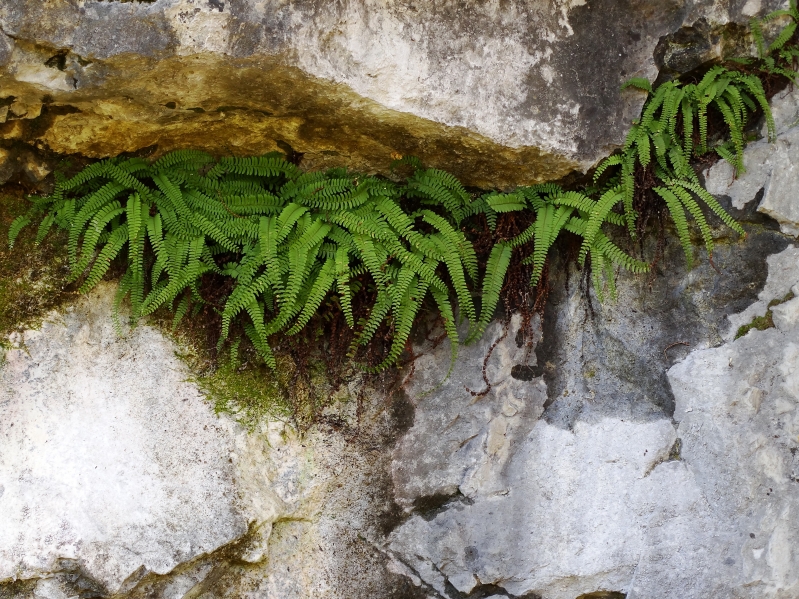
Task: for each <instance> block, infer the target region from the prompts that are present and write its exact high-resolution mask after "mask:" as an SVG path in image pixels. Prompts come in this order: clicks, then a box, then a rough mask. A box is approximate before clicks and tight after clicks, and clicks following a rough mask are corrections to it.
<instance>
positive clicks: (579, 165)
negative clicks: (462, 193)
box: [0, 0, 779, 186]
mask: <svg viewBox="0 0 799 599" xmlns="http://www.w3.org/2000/svg"><path fill="white" fill-rule="evenodd" d="M777 4H779V2H778V0H763V1H760V0H758V2H747V3H746V4H745V5H742V3H741V2H726V1H725V2H711V1H709V0H691V1H689V2H661V1H657V2H654V1H649V0H625V1H623V2H618V1H610V0H608V1H601V2H590V3H586V2H585V1H583V0H557V1H555V2H542V1H540V0H513V1H511V2H502V3H496V2H489V3H473V2H472V3H466V4H464V3H462V2H455V1H446V2H436V3H429V2H418V3H415V4H407V3H405V2H387V3H380V4H374V3H370V2H365V1H364V0H347V1H346V2H336V3H330V2H325V1H320V0H302V1H300V2H292V3H285V2H281V1H278V0H269V1H266V2H264V1H260V0H232V1H228V2H222V1H217V0H210V1H209V0H158V1H156V2H99V1H96V0H88V1H86V2H77V3H76V2H68V1H66V0H64V1H58V2H50V3H46V4H42V3H41V2H39V1H38V0H6V1H5V2H3V4H2V6H0V32H1V33H0V35H2V33H4V34H5V36H10V37H12V38H13V39H14V40H15V43H14V44H13V51H11V50H10V48H11V47H12V46H10V45H9V43H8V42H7V41H6V40H7V38H6V37H5V36H3V37H2V40H4V41H0V65H5V66H2V67H1V70H0V82H1V84H2V89H3V92H2V96H3V97H4V98H7V99H8V98H10V97H12V96H13V100H11V102H12V109H11V112H10V114H11V121H16V122H10V124H9V123H6V125H5V126H4V127H3V126H2V125H0V128H2V131H0V136H2V139H4V140H19V141H24V142H26V143H29V144H33V145H36V146H37V147H42V146H44V147H47V148H49V149H51V150H53V151H56V152H60V153H80V154H84V155H87V156H92V157H101V156H102V157H104V156H109V155H115V154H118V153H120V152H124V151H138V150H142V149H143V148H149V151H151V152H155V153H161V152H163V151H166V150H169V149H172V148H176V147H187V146H190V147H196V148H206V149H209V150H211V151H213V152H219V151H223V150H224V151H225V152H228V153H235V154H252V153H258V152H265V151H269V150H274V149H278V148H282V149H284V150H287V149H289V150H291V151H292V152H296V153H301V154H303V155H304V161H305V164H306V165H308V166H310V167H315V168H318V167H323V166H325V165H334V164H335V165H341V164H345V165H347V166H350V167H353V168H356V169H365V170H370V171H375V170H379V171H381V172H386V170H387V168H388V164H389V162H390V160H391V157H392V156H396V155H405V154H415V155H418V156H419V157H420V158H422V159H423V160H425V161H427V162H429V163H431V164H433V165H435V166H438V167H441V168H445V169H448V170H450V171H452V172H454V173H455V174H457V175H459V176H461V177H462V178H464V179H465V180H466V181H467V182H468V183H470V184H477V185H483V186H491V185H498V186H504V185H510V184H514V183H524V182H534V181H541V180H553V179H557V178H559V177H561V176H563V175H566V174H568V173H569V172H570V171H572V170H573V169H582V170H585V169H586V168H588V167H590V166H592V165H593V164H595V163H596V162H597V161H598V160H599V159H600V158H602V157H604V156H605V155H606V154H607V153H608V152H609V151H611V150H612V149H613V148H615V147H617V146H618V145H619V144H620V143H621V142H622V141H623V139H624V136H625V133H626V129H627V127H628V126H629V123H630V121H631V119H632V118H633V117H635V116H636V115H637V114H638V111H639V109H640V107H641V104H642V102H643V99H644V98H643V95H642V94H641V93H640V92H636V91H634V90H627V91H624V92H621V91H620V89H619V87H620V85H621V83H622V82H624V81H625V80H626V79H628V78H630V77H632V76H643V77H647V78H650V79H654V78H655V76H656V75H657V72H658V69H659V68H664V69H668V70H669V72H682V71H685V70H690V69H692V68H694V67H696V66H698V65H699V64H701V63H702V62H706V61H708V60H713V59H717V58H719V57H720V56H722V55H725V54H729V53H740V52H746V51H748V50H749V44H748V43H747V42H746V40H744V39H743V38H741V34H740V33H736V31H737V30H735V28H728V30H727V29H724V27H726V26H727V25H729V24H731V23H745V22H746V21H747V20H748V18H749V17H750V16H752V15H753V14H755V13H758V12H763V11H766V10H769V9H771V8H773V7H774V6H776V5H777ZM683 27H687V29H684V30H683V29H682V28H683ZM722 31H723V32H724V34H723V35H722ZM675 32H676V33H675ZM680 32H682V33H680ZM672 34H675V35H672ZM669 36H671V37H669ZM656 50H657V52H656ZM43 106H44V110H43V109H42V107H43ZM31 120H36V121H37V122H36V124H35V125H34V124H33V123H30V122H28V121H31ZM155 146H157V147H155Z"/></svg>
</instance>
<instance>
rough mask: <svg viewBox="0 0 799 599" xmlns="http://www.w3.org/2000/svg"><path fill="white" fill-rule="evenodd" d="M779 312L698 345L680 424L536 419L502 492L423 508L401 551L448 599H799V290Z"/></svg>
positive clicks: (775, 266)
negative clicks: (500, 595)
mask: <svg viewBox="0 0 799 599" xmlns="http://www.w3.org/2000/svg"><path fill="white" fill-rule="evenodd" d="M795 262H796V249H795V248H788V249H786V250H785V251H784V252H783V253H782V254H780V255H777V256H773V257H772V259H770V261H769V264H770V268H769V277H768V283H767V286H766V287H767V289H766V290H765V292H764V293H765V295H766V296H768V295H771V294H773V293H779V292H780V291H781V290H782V289H783V288H786V287H787V288H791V287H794V286H796V285H797V284H799V272H798V271H797V270H796V269H795V268H782V267H780V266H779V265H786V266H787V265H788V264H791V263H793V264H795ZM797 290H798V291H799V288H797ZM774 312H775V316H774V322H775V324H776V325H777V328H774V329H769V330H766V331H753V332H751V333H749V334H748V335H746V336H745V337H743V338H741V339H738V340H736V341H733V342H729V343H726V344H724V345H722V346H720V347H717V348H709V349H703V350H696V351H693V352H691V353H689V354H688V356H687V357H686V358H685V359H684V360H683V361H682V362H679V363H678V364H676V365H675V366H674V367H672V368H671V369H670V370H669V373H668V376H669V381H670V384H671V387H672V391H673V392H674V396H675V402H676V404H675V406H676V407H675V412H674V419H675V420H676V422H677V425H676V426H675V425H674V424H673V422H672V420H671V419H667V418H662V419H657V418H655V419H649V420H642V419H638V418H635V417H633V418H630V419H627V418H604V419H601V420H596V421H592V422H588V421H585V420H578V421H577V422H576V423H575V424H574V426H573V427H572V428H571V429H564V428H561V427H558V426H555V425H553V424H549V423H547V422H546V421H543V420H539V421H538V422H537V423H535V425H534V426H533V427H532V429H531V430H530V432H529V433H528V434H527V436H526V438H524V439H518V440H516V441H515V442H511V444H510V452H509V455H508V456H507V457H506V461H505V462H504V463H503V465H502V466H501V467H497V468H495V469H494V470H493V474H494V477H495V481H493V484H492V485H491V486H487V487H485V488H484V489H480V488H477V490H476V491H475V492H462V493H461V495H463V497H462V498H460V497H459V496H458V495H456V494H453V496H452V499H451V500H450V501H449V502H448V503H445V504H444V505H443V506H442V507H440V508H439V509H437V510H435V511H433V512H430V513H428V514H426V513H423V512H422V513H417V514H414V515H413V516H412V517H411V518H410V519H409V520H408V521H407V522H405V523H403V524H402V525H401V526H400V527H398V528H397V529H396V530H395V531H394V532H393V533H392V534H391V536H390V539H389V547H390V549H391V551H392V552H394V553H395V555H396V556H397V558H398V559H399V560H401V561H403V562H404V563H406V564H408V565H409V566H410V567H411V568H412V570H413V571H414V572H415V573H416V574H417V575H418V576H420V577H421V579H422V580H423V581H425V582H426V583H427V584H429V585H430V586H431V587H433V588H434V589H436V591H437V592H438V593H439V594H440V595H441V596H442V597H456V596H457V595H455V594H454V593H453V591H451V590H450V587H449V586H448V585H452V587H454V588H455V589H456V590H457V591H459V592H460V593H463V594H468V593H471V592H475V591H476V590H479V589H484V588H485V589H487V588H496V587H501V588H502V589H505V590H506V591H507V592H508V593H510V594H511V595H512V596H527V595H526V594H527V593H531V594H535V595H538V596H542V597H546V598H547V599H573V598H574V597H577V596H582V595H583V594H589V593H599V592H604V593H613V592H615V593H624V594H626V596H627V597H642V598H643V597H646V598H648V599H649V598H660V597H662V598H664V599H665V598H671V597H675V596H680V597H686V598H697V599H699V598H703V597H726V596H738V597H751V598H753V599H754V598H762V597H779V598H787V597H793V596H795V595H796V594H797V593H798V592H799V563H797V556H796V554H795V551H794V549H793V547H795V546H796V544H797V542H799V527H797V525H796V518H795V517H794V515H795V514H796V512H797V510H799V498H797V494H796V491H795V489H796V484H797V479H796V463H795V458H794V454H795V453H796V451H797V450H799V443H798V442H797V439H799V417H797V414H799V410H797V407H799V385H797V381H796V380H794V379H796V377H797V372H799V349H797V348H798V347H799V346H797V342H799V298H797V299H794V300H791V301H789V302H787V303H785V304H783V305H780V306H777V307H775V308H774ZM511 362H512V361H511ZM509 363H510V362H509ZM455 397H456V396H453V397H452V400H453V403H455V404H456V407H452V408H449V409H451V410H452V412H453V414H457V413H458V411H459V405H458V402H457V400H455ZM432 405H436V404H431V408H428V409H432V410H433V412H432V413H431V414H430V415H422V414H420V413H419V412H421V411H423V410H425V409H426V408H427V406H425V405H420V406H418V407H417V410H418V412H417V422H420V423H421V424H422V425H423V426H425V425H426V423H427V422H430V421H432V419H433V417H434V416H438V415H439V414H441V412H442V409H441V408H440V407H438V408H432ZM460 409H462V408H460ZM445 413H446V410H445ZM448 424H449V421H448V419H447V418H441V419H439V420H438V429H437V430H435V431H433V432H431V433H428V434H427V438H428V439H430V440H431V441H430V442H429V443H432V444H433V446H434V450H433V451H432V452H431V451H430V446H429V444H428V446H427V447H424V448H423V447H421V446H420V444H419V443H418V442H416V443H414V444H410V443H409V445H408V447H409V448H410V447H415V448H417V449H416V453H415V454H413V455H412V454H411V450H410V449H406V450H404V451H401V452H398V453H395V459H396V460H401V462H399V463H396V464H395V468H401V467H402V466H403V464H405V463H408V462H410V463H413V459H414V458H415V459H422V458H424V457H426V456H430V455H432V456H434V458H435V456H436V452H437V450H438V446H439V445H443V446H445V447H447V446H449V445H450V444H451V442H450V436H451V435H452V433H450V429H449V427H448ZM427 426H429V425H427ZM415 427H416V425H415V426H414V428H415ZM413 432H414V429H411V431H410V434H409V436H408V437H406V439H408V440H410V439H413ZM433 439H435V441H434V442H433V441H432V440H433ZM404 441H405V440H403V441H402V442H401V444H400V447H403V443H404ZM483 451H484V450H483V449H482V448H481V447H480V445H479V444H475V445H469V444H464V445H463V446H462V449H461V450H460V452H461V454H462V455H457V458H456V459H454V460H452V459H450V460H449V461H444V460H442V461H435V459H434V461H431V462H428V463H427V468H430V469H435V468H437V469H438V470H439V472H440V476H446V475H447V473H449V472H451V470H452V469H453V468H457V467H458V464H459V463H470V464H475V465H477V464H479V463H480V462H481V460H483V459H484V458H483V457H482V455H483ZM463 454H466V455H463ZM450 476H451V475H450ZM423 478H427V479H430V478H433V477H432V475H431V474H430V473H426V475H425V477H423ZM400 489H402V487H400ZM400 492H402V491H400ZM620 596H621V595H620Z"/></svg>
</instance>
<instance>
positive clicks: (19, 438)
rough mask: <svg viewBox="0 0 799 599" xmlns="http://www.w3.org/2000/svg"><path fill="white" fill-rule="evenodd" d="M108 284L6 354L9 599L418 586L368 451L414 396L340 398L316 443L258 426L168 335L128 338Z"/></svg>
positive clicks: (383, 479) (1, 531)
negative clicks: (217, 404) (397, 559)
mask: <svg viewBox="0 0 799 599" xmlns="http://www.w3.org/2000/svg"><path fill="white" fill-rule="evenodd" d="M114 292H115V290H114V287H113V285H110V284H102V285H101V286H100V287H99V288H98V290H97V291H95V292H92V293H91V294H90V295H88V296H86V297H85V298H83V299H81V300H80V301H79V302H78V303H77V304H75V305H74V306H71V307H67V308H66V309H64V310H61V311H60V312H54V313H52V314H51V315H50V316H48V317H47V318H46V319H45V320H44V323H43V324H42V326H41V328H40V329H38V330H27V331H25V332H24V333H16V334H14V335H12V337H11V339H10V340H8V343H6V341H7V340H3V345H2V346H0V514H2V526H0V597H3V598H7V597H10V598H12V599H64V598H66V597H75V596H89V595H90V596H92V597H107V596H112V595H113V596H117V597H127V598H128V599H145V598H151V597H159V598H160V597H183V596H189V597H192V596H199V595H201V594H202V593H205V592H213V593H215V594H216V595H215V596H220V597H230V598H231V599H233V598H239V597H244V596H253V597H260V596H267V597H286V598H288V597H335V598H338V597H345V596H347V595H346V593H345V590H346V589H348V588H349V585H351V584H352V583H353V581H357V584H358V585H359V586H360V588H362V589H364V591H365V592H366V593H367V595H366V596H369V597H379V596H381V595H380V594H379V593H380V589H381V588H389V589H397V590H398V591H402V589H404V588H405V587H406V586H407V587H410V588H411V589H413V588H414V587H413V585H412V584H411V583H410V582H409V581H407V580H406V579H404V577H403V576H401V575H399V574H396V573H392V572H390V571H388V570H387V569H386V567H385V566H386V563H387V562H388V561H389V559H388V557H386V556H385V555H383V553H381V552H380V551H379V550H378V549H377V548H376V544H377V540H379V539H380V537H381V535H382V534H383V533H382V532H381V531H382V530H383V529H384V528H385V527H386V526H388V524H387V523H389V522H391V521H392V519H396V516H395V512H397V511H398V508H397V506H396V504H395V503H394V502H393V500H392V498H391V496H390V494H388V492H387V488H388V485H389V484H390V479H389V476H388V466H387V464H388V461H389V459H390V455H389V454H388V453H386V452H375V450H374V448H375V447H378V448H379V447H384V446H386V445H390V443H391V442H392V441H391V440H392V439H393V438H394V437H395V436H396V435H397V434H399V432H401V431H402V430H403V428H402V427H403V425H402V422H403V421H406V420H407V415H406V413H405V412H406V406H405V403H406V402H405V401H404V400H403V399H402V397H399V396H398V398H397V400H396V401H389V400H387V398H386V397H385V395H380V396H375V401H374V402H372V403H369V402H361V404H360V407H358V408H357V409H356V406H355V405H354V404H353V403H352V402H347V401H346V397H345V398H343V400H344V401H343V403H340V404H336V406H333V407H331V409H330V411H329V415H328V416H329V418H330V419H331V421H333V422H335V423H336V427H335V428H331V427H325V426H324V422H322V423H320V425H319V426H318V427H317V428H316V429H315V430H314V431H312V432H310V433H309V434H307V435H305V436H304V437H300V436H299V435H298V434H297V433H296V431H294V430H293V429H292V428H291V427H290V426H287V425H286V424H285V423H283V422H280V421H270V422H267V423H263V426H261V427H260V428H258V429H257V430H255V431H253V432H248V431H247V430H245V429H244V428H242V427H241V426H239V425H238V424H237V423H236V422H235V421H233V420H232V419H231V418H229V417H227V416H225V415H220V416H217V415H215V414H214V413H213V408H212V406H211V404H210V403H209V402H207V401H206V400H205V398H204V397H203V396H202V394H201V393H200V392H199V390H198V388H197V386H196V385H195V384H194V383H193V382H191V380H190V379H191V378H192V374H191V373H190V372H189V371H188V370H187V369H186V366H185V365H184V364H183V363H182V362H181V361H180V360H178V358H177V357H176V356H175V352H176V351H178V350H179V348H178V347H176V345H175V344H174V343H173V342H172V341H170V340H169V339H167V338H166V337H165V336H164V335H163V334H162V333H161V332H159V331H158V330H156V329H154V328H152V327H150V326H147V325H146V324H140V325H139V326H137V327H136V328H135V329H132V330H128V329H127V327H125V329H124V333H125V335H124V336H122V337H120V336H119V335H118V333H117V332H116V330H115V324H114V319H113V317H112V303H113V297H114ZM6 346H8V349H7V350H5V351H4V350H3V349H2V348H3V347H6ZM358 393H360V394H366V393H367V391H366V390H361V389H359V390H358ZM367 397H368V395H367ZM342 426H344V432H345V433H346V434H345V435H343V434H342V433H341V430H342ZM405 426H407V425H405ZM364 489H368V490H369V491H368V493H365V492H364ZM353 556H357V557H356V558H355V559H353Z"/></svg>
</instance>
